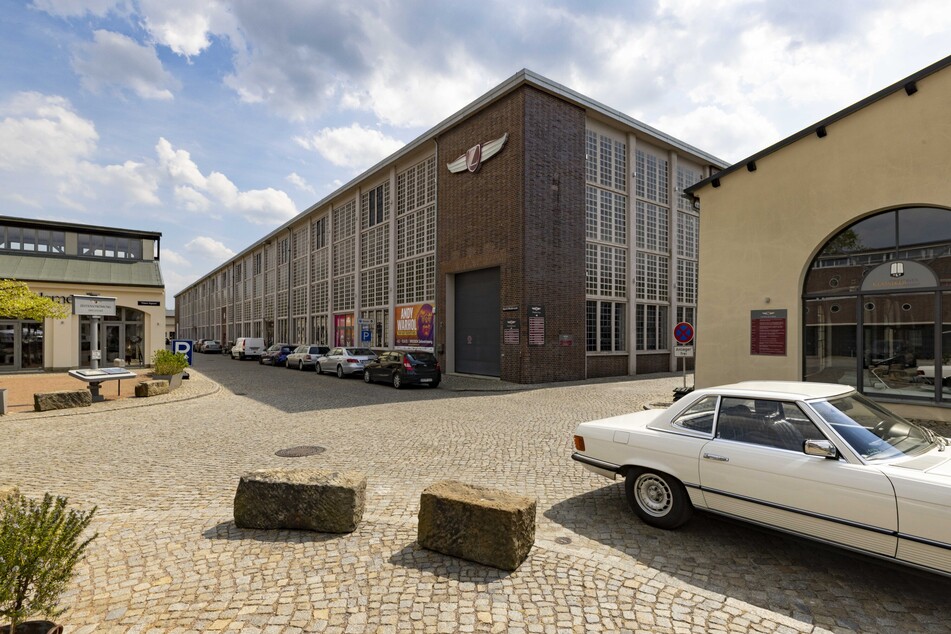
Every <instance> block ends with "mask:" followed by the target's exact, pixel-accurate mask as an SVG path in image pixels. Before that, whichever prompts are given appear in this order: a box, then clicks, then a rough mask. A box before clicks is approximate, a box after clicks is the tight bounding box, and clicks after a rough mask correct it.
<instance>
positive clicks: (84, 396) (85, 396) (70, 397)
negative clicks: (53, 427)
mask: <svg viewBox="0 0 951 634" xmlns="http://www.w3.org/2000/svg"><path fill="white" fill-rule="evenodd" d="M90 405H92V393H90V391H89V390H61V391H59V392H38V393H36V394H34V395H33V409H34V410H35V411H37V412H48V411H50V410H53V409H69V408H70V407H89V406H90Z"/></svg>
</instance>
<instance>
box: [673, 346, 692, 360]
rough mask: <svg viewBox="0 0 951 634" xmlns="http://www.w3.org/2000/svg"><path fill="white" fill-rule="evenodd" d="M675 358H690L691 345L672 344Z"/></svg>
mask: <svg viewBox="0 0 951 634" xmlns="http://www.w3.org/2000/svg"><path fill="white" fill-rule="evenodd" d="M674 358H675V359H692V358H693V346H674Z"/></svg>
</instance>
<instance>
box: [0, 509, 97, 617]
mask: <svg viewBox="0 0 951 634" xmlns="http://www.w3.org/2000/svg"><path fill="white" fill-rule="evenodd" d="M66 502H67V500H66V498H63V497H55V498H54V497H53V496H52V495H50V494H49V493H47V494H46V495H44V496H43V500H42V501H37V500H32V499H29V498H26V497H24V496H23V495H22V494H21V493H20V492H19V491H14V492H13V493H12V494H9V495H8V496H7V497H6V499H3V500H0V623H3V622H5V621H8V622H9V625H6V626H3V627H0V634H39V633H42V634H53V633H59V632H62V627H60V626H58V625H56V624H55V623H53V622H51V621H27V620H26V619H28V618H30V617H31V616H34V615H43V616H45V617H47V618H56V617H57V616H59V615H61V614H62V613H63V612H64V611H65V610H63V609H59V608H57V606H56V604H57V601H58V600H59V595H60V594H62V592H63V590H65V589H66V586H67V584H68V583H69V580H70V579H71V578H72V576H73V569H74V568H75V567H76V564H77V563H78V562H79V560H80V559H81V558H82V555H83V552H84V551H85V550H86V547H87V546H88V545H89V542H91V541H92V540H93V539H95V538H96V537H97V534H93V535H92V536H91V537H88V538H86V539H85V540H83V539H82V536H83V533H84V532H85V531H86V529H87V528H88V527H89V522H90V521H91V520H92V516H93V514H94V513H95V512H96V509H95V508H93V509H92V510H91V511H88V512H82V511H75V510H67V508H66Z"/></svg>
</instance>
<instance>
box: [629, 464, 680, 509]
mask: <svg viewBox="0 0 951 634" xmlns="http://www.w3.org/2000/svg"><path fill="white" fill-rule="evenodd" d="M634 491H635V494H636V499H637V505H638V506H639V507H641V510H643V511H644V512H645V513H647V514H648V515H653V516H654V517H663V516H664V515H667V513H669V512H670V507H671V506H672V505H673V501H674V495H673V492H672V491H671V490H670V487H669V486H668V485H667V483H666V482H665V481H664V480H663V478H661V477H659V476H658V475H656V474H653V473H645V474H643V475H640V476H638V478H637V480H636V481H635V482H634Z"/></svg>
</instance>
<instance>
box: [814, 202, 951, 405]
mask: <svg viewBox="0 0 951 634" xmlns="http://www.w3.org/2000/svg"><path fill="white" fill-rule="evenodd" d="M948 291H951V211H949V210H945V209H935V208H923V207H915V208H907V209H898V210H893V211H888V212H884V213H881V214H877V215H875V216H870V217H868V218H864V219H862V220H860V221H858V222H856V223H854V224H853V225H851V226H849V227H847V228H846V229H844V230H843V231H841V232H839V233H838V234H837V235H836V236H834V237H833V238H832V239H831V240H829V241H828V242H827V243H826V244H825V246H824V247H823V249H822V250H821V251H820V253H819V255H818V256H816V258H815V260H814V261H813V263H812V266H811V267H810V270H809V272H808V274H807V276H806V282H805V288H804V293H803V310H804V315H803V323H804V325H805V332H804V351H803V352H804V366H803V367H804V379H805V380H807V381H821V382H827V383H841V384H848V385H853V386H855V387H857V388H858V389H859V390H860V391H861V392H863V393H865V394H869V395H873V396H880V397H888V398H897V399H908V400H928V401H937V402H941V401H943V400H949V401H951V363H949V360H951V292H948Z"/></svg>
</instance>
